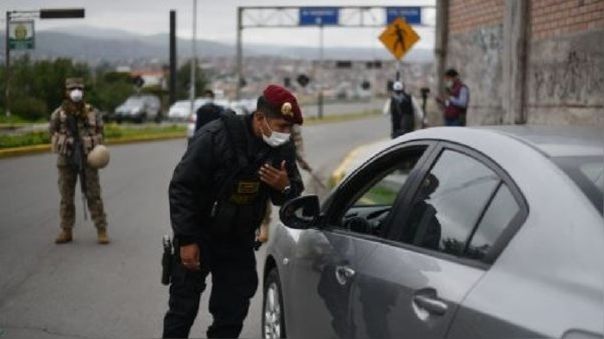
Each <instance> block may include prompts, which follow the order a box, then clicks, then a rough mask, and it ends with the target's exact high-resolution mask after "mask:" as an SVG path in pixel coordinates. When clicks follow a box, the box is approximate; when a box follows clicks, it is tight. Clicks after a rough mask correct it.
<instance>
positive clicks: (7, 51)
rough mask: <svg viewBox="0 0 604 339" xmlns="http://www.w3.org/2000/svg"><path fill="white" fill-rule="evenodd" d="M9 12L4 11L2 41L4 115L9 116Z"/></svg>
mask: <svg viewBox="0 0 604 339" xmlns="http://www.w3.org/2000/svg"><path fill="white" fill-rule="evenodd" d="M10 13H11V12H9V11H6V41H5V42H4V47H5V49H6V55H5V56H4V57H5V59H4V60H5V66H6V67H5V72H6V83H5V86H4V87H5V88H4V106H5V109H6V112H5V113H6V116H7V117H10V75H11V74H10V46H9V45H8V40H9V37H8V36H9V29H10V28H9V22H10Z"/></svg>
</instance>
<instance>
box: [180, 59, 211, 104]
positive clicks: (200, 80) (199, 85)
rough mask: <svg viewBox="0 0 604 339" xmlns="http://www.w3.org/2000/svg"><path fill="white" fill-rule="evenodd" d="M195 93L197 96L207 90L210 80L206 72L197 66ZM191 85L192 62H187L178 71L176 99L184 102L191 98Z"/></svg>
mask: <svg viewBox="0 0 604 339" xmlns="http://www.w3.org/2000/svg"><path fill="white" fill-rule="evenodd" d="M195 74H196V76H195V78H196V79H195V93H196V94H197V95H199V94H201V92H202V91H203V90H204V89H205V88H206V86H207V84H208V80H207V79H206V76H205V74H204V72H203V71H202V69H201V68H199V66H197V69H196V72H195ZM190 84H191V62H190V61H189V62H187V63H186V64H184V65H182V66H181V67H180V68H179V69H178V70H177V71H176V97H177V98H178V99H179V100H184V99H188V98H189V95H190V94H189V88H190V86H191V85H190Z"/></svg>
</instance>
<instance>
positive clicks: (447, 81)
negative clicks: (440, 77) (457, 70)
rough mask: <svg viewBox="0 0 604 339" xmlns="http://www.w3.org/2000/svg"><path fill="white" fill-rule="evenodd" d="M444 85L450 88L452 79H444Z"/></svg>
mask: <svg viewBox="0 0 604 339" xmlns="http://www.w3.org/2000/svg"><path fill="white" fill-rule="evenodd" d="M445 86H446V87H447V88H451V87H453V80H446V81H445Z"/></svg>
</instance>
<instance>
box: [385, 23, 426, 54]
mask: <svg viewBox="0 0 604 339" xmlns="http://www.w3.org/2000/svg"><path fill="white" fill-rule="evenodd" d="M380 41H381V42H382V43H383V44H384V46H386V48H387V49H388V50H389V51H390V53H392V55H394V57H395V58H396V59H397V60H400V59H401V58H402V57H403V56H404V55H405V54H406V53H407V52H408V51H409V50H410V49H411V47H413V45H414V44H415V43H416V42H418V41H419V35H417V33H416V32H415V31H414V30H413V28H411V26H409V24H407V22H405V19H403V18H397V19H396V20H394V21H393V22H392V23H391V24H390V25H388V27H386V29H385V30H384V31H383V32H382V34H381V35H380Z"/></svg>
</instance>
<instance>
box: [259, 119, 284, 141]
mask: <svg viewBox="0 0 604 339" xmlns="http://www.w3.org/2000/svg"><path fill="white" fill-rule="evenodd" d="M264 121H265V122H266V126H267V127H268V129H269V130H270V131H271V135H270V136H269V137H267V136H266V135H264V133H263V134H262V139H263V140H264V142H266V144H267V145H269V146H270V147H279V146H281V145H283V144H285V143H287V142H288V141H289V138H290V134H289V133H280V132H275V131H273V130H272V129H271V126H270V125H269V124H268V121H267V120H266V118H265V119H264Z"/></svg>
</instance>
